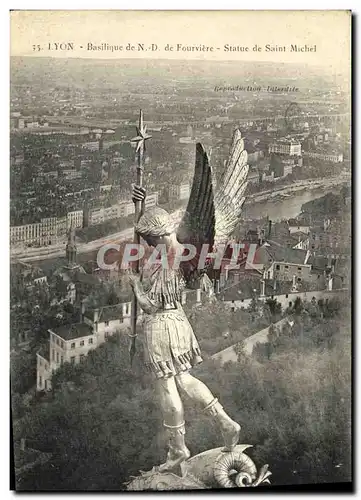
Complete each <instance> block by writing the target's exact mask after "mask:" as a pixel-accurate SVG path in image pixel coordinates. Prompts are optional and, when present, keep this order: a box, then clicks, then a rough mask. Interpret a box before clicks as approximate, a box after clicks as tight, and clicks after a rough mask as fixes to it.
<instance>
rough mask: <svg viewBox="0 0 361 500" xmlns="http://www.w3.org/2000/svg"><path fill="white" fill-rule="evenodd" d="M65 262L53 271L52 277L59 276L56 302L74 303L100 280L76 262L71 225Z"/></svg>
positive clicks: (73, 234)
mask: <svg viewBox="0 0 361 500" xmlns="http://www.w3.org/2000/svg"><path fill="white" fill-rule="evenodd" d="M65 256H66V263H65V264H64V265H62V266H61V267H60V268H58V269H57V270H56V271H55V273H54V275H53V276H54V278H57V277H58V278H60V282H59V280H58V281H57V282H56V283H55V286H56V288H57V292H58V293H59V294H60V296H61V298H60V300H56V303H59V302H60V303H61V302H70V303H71V304H74V303H75V302H76V301H78V302H80V301H81V300H82V299H83V298H84V297H86V296H87V295H89V294H90V293H91V292H92V291H93V290H94V288H95V287H97V286H98V285H99V284H100V280H99V278H98V277H97V276H94V275H93V274H87V273H86V271H85V269H84V267H82V266H81V265H80V264H78V262H77V247H76V243H75V230H74V227H71V228H70V230H69V233H68V243H67V245H66V250H65Z"/></svg>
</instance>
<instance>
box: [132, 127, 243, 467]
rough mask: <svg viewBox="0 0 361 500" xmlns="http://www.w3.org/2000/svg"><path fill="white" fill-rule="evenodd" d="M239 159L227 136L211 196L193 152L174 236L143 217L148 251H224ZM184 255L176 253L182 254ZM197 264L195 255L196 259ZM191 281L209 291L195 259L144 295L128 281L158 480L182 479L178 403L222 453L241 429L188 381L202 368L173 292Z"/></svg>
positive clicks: (170, 225) (238, 184)
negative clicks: (189, 405) (152, 395)
mask: <svg viewBox="0 0 361 500" xmlns="http://www.w3.org/2000/svg"><path fill="white" fill-rule="evenodd" d="M247 174H248V165H247V152H246V151H245V150H244V142H243V139H242V137H241V133H240V131H239V130H236V131H235V133H234V135H233V142H232V146H231V151H230V155H229V158H228V161H227V163H226V166H225V170H224V172H223V175H222V177H221V180H220V182H219V185H218V189H217V193H214V184H215V182H214V177H213V174H212V170H211V167H210V165H209V162H208V157H207V154H206V152H205V151H204V149H203V147H202V145H201V144H199V143H198V144H197V145H196V162H195V173H194V178H193V185H192V189H191V193H190V198H189V202H188V206H187V210H186V212H185V215H184V216H183V218H182V220H181V222H180V224H179V227H178V228H175V223H174V220H173V219H172V217H171V215H170V214H168V213H167V212H166V211H165V210H163V209H162V208H160V207H153V208H152V209H149V210H147V211H145V212H144V213H143V214H142V215H141V217H140V219H139V221H138V223H137V224H136V231H137V233H138V234H139V235H140V237H142V238H143V240H145V242H146V243H147V244H148V245H149V246H151V247H157V245H159V244H162V245H165V247H166V249H167V251H168V252H169V254H172V253H174V252H176V251H179V250H180V251H182V245H185V243H191V244H193V245H195V246H196V248H197V249H200V247H201V246H202V245H203V244H208V245H209V248H210V249H212V248H215V246H216V245H218V244H220V243H226V242H227V240H228V237H229V236H230V235H231V234H232V232H233V231H234V229H235V228H236V225H237V223H238V222H239V218H240V213H241V208H242V205H243V203H244V197H243V194H244V191H245V189H246V186H247V182H246V180H247ZM145 197H146V192H145V189H144V188H142V187H140V186H138V185H136V186H134V187H133V192H132V199H133V201H134V202H139V201H143V200H144V199H145ZM183 248H184V247H183ZM197 256H199V253H197ZM195 277H197V278H198V279H200V281H201V282H202V284H203V286H205V285H207V284H211V280H210V279H209V277H208V276H207V274H206V270H205V269H203V270H202V269H198V268H197V257H196V258H194V259H192V260H190V261H187V262H183V263H181V265H180V266H178V269H172V268H169V267H168V268H167V269H165V268H164V266H159V267H157V268H156V270H155V271H154V272H152V273H151V276H150V285H149V287H146V286H145V285H144V284H143V282H142V280H141V279H140V277H139V275H138V274H130V275H129V281H130V285H131V287H132V289H133V291H134V294H135V296H136V298H137V301H138V304H139V306H140V307H141V308H142V310H143V311H144V313H145V314H144V315H143V316H144V329H143V333H142V339H141V340H142V342H143V345H144V356H145V364H146V367H147V369H148V370H149V371H150V372H151V373H152V374H153V375H154V378H155V380H156V381H155V384H156V389H157V393H158V396H159V401H160V406H161V410H162V414H163V424H164V429H165V431H166V433H167V436H168V445H169V451H168V454H167V458H166V461H165V463H163V464H162V465H160V466H159V467H156V468H155V469H156V470H157V471H158V472H173V473H175V474H176V475H182V472H181V464H182V462H184V461H185V460H187V459H188V458H189V457H190V452H189V450H188V448H187V446H186V444H185V423H184V411H183V404H182V399H181V397H182V396H186V397H188V398H189V399H190V400H191V401H192V402H193V403H194V405H195V406H196V407H197V408H199V409H200V410H202V411H203V412H204V413H205V414H208V415H209V416H211V417H212V418H213V419H214V421H215V423H216V424H217V426H218V428H219V430H220V431H221V434H222V436H223V441H224V448H223V450H224V451H232V450H233V449H234V448H235V446H236V445H237V443H238V439H239V435H240V430H241V427H240V425H239V424H238V423H236V422H234V421H233V420H232V418H231V417H230V416H229V415H228V414H227V413H226V411H225V410H224V409H223V407H222V405H221V404H220V402H219V401H218V399H217V398H216V397H214V395H213V394H212V393H211V391H210V390H209V389H208V387H207V386H206V385H205V384H204V383H203V382H201V381H200V380H198V379H197V378H195V377H194V376H193V375H191V373H190V369H191V368H192V367H193V366H195V365H196V364H198V363H201V362H202V358H201V352H200V348H199V344H198V341H197V339H196V336H195V334H194V332H193V329H192V327H191V325H190V323H189V321H188V319H187V317H186V315H185V312H184V310H183V308H182V305H181V292H182V291H183V290H184V288H185V287H186V286H187V284H189V283H190V282H191V281H192V280H194V279H195Z"/></svg>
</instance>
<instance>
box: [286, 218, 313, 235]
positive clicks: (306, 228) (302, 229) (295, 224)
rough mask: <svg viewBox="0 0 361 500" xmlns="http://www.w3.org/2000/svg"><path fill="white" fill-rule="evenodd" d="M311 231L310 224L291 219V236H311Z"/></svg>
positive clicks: (289, 225) (289, 221)
mask: <svg viewBox="0 0 361 500" xmlns="http://www.w3.org/2000/svg"><path fill="white" fill-rule="evenodd" d="M310 229H311V226H310V223H309V222H307V221H305V220H301V219H289V220H288V230H289V233H290V234H293V233H304V234H309V232H310Z"/></svg>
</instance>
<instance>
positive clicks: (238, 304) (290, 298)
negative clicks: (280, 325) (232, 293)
mask: <svg viewBox="0 0 361 500" xmlns="http://www.w3.org/2000/svg"><path fill="white" fill-rule="evenodd" d="M345 292H346V289H343V288H342V289H339V290H314V291H311V292H290V293H287V294H281V295H273V299H275V300H277V302H279V303H280V304H281V306H282V309H287V307H288V306H289V305H290V304H293V303H294V301H295V300H296V298H297V297H299V298H300V299H301V300H307V301H310V300H312V298H313V297H315V299H316V300H319V299H325V298H330V297H332V296H337V295H340V294H342V293H345ZM270 298H271V297H270V296H264V297H258V299H259V300H260V301H262V302H265V301H266V300H267V299H270ZM251 302H252V299H251V298H250V299H244V300H232V301H225V303H226V304H227V305H229V306H230V307H231V308H234V309H248V307H249V306H250V304H251Z"/></svg>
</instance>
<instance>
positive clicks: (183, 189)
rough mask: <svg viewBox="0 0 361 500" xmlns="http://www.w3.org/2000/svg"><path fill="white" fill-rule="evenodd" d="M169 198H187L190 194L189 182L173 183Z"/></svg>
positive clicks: (172, 199)
mask: <svg viewBox="0 0 361 500" xmlns="http://www.w3.org/2000/svg"><path fill="white" fill-rule="evenodd" d="M168 193H169V200H171V201H178V200H187V199H188V198H189V195H190V186H189V183H186V184H172V185H171V186H169V190H168Z"/></svg>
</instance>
